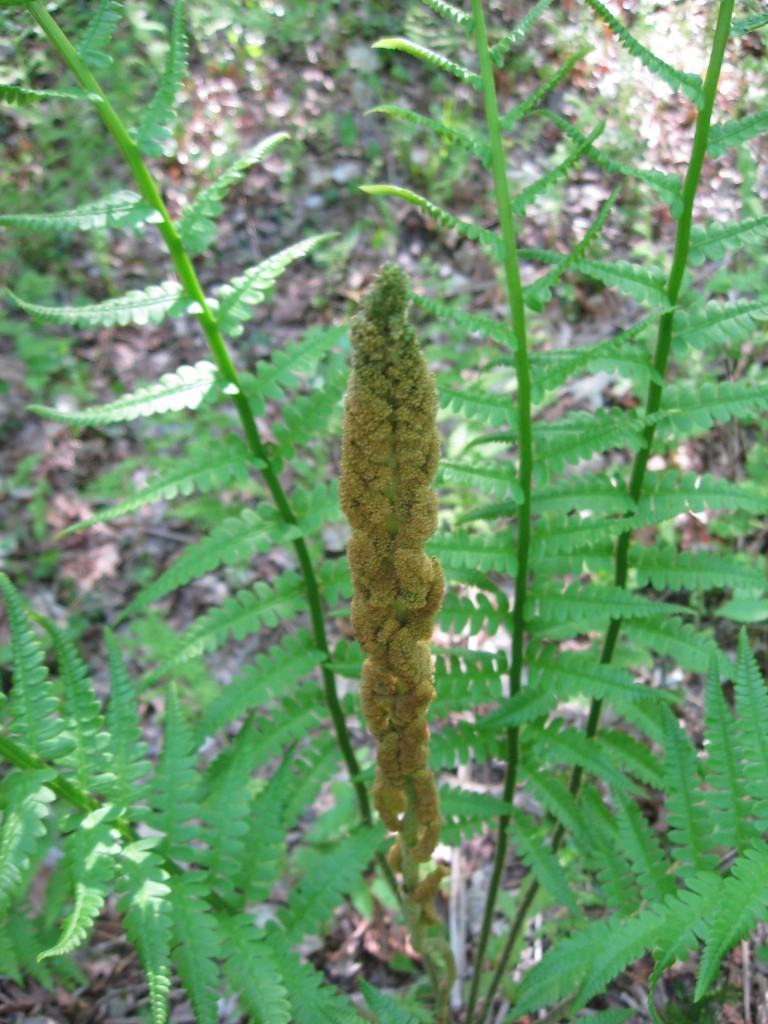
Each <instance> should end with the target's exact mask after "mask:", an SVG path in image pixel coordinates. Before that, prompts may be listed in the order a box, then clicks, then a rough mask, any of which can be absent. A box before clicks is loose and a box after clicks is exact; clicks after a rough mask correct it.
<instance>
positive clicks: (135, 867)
mask: <svg viewBox="0 0 768 1024" xmlns="http://www.w3.org/2000/svg"><path fill="white" fill-rule="evenodd" d="M153 843H154V840H153V839H149V840H147V839H144V840H139V841H138V842H135V843H132V844H131V845H130V846H126V847H125V848H124V849H123V850H122V852H121V858H120V859H121V866H122V872H123V874H122V878H121V880H120V883H119V889H120V891H124V895H123V896H121V897H120V900H119V901H118V904H117V910H118V912H119V913H122V914H124V915H125V916H124V924H125V931H126V933H127V935H128V938H129V939H130V941H131V942H132V943H133V944H134V946H135V947H136V951H137V953H138V954H139V960H140V961H141V966H142V967H143V968H144V974H145V975H146V978H147V984H148V986H149V1005H150V1012H151V1017H152V1024H165V1022H166V1020H167V1019H168V993H169V992H170V989H171V924H172V921H171V900H170V895H171V890H170V888H169V886H168V884H167V882H168V874H167V872H166V871H164V870H163V869H162V868H161V866H160V864H161V861H160V858H159V857H158V856H157V854H154V853H152V852H151V849H149V847H150V846H151V844H153Z"/></svg>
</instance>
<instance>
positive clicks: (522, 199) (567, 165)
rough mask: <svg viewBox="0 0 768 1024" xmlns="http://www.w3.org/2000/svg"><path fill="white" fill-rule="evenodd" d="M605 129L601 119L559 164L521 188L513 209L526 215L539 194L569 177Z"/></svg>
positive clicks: (518, 213) (520, 214)
mask: <svg viewBox="0 0 768 1024" xmlns="http://www.w3.org/2000/svg"><path fill="white" fill-rule="evenodd" d="M604 130H605V121H601V122H600V123H599V124H598V125H597V127H596V128H595V129H594V130H593V131H592V132H590V134H589V135H587V136H585V137H584V138H583V140H582V141H581V142H580V143H578V145H576V146H575V147H574V149H572V150H571V151H570V153H569V154H568V155H567V156H566V157H565V159H564V160H561V161H560V163H559V164H557V166H555V167H553V168H552V169H551V170H550V171H547V173H546V174H543V175H542V176H541V177H540V178H538V179H537V180H536V181H534V182H533V184H531V185H528V186H526V188H524V189H521V190H520V191H519V192H518V193H517V195H516V196H515V197H514V199H513V200H512V210H513V211H514V212H515V213H516V214H517V215H518V216H524V215H525V212H526V210H527V209H528V207H529V206H531V205H532V203H534V202H535V201H536V200H537V199H538V198H539V196H541V195H543V194H544V193H545V192H546V191H547V189H548V188H549V187H550V185H554V184H555V182H557V181H560V180H561V179H562V178H567V177H568V176H569V175H570V173H571V168H572V167H573V166H574V164H577V163H578V162H579V160H581V158H582V157H584V156H588V155H589V153H590V152H591V150H592V149H593V148H594V142H595V140H596V139H598V138H599V137H600V136H601V135H602V134H603V131H604Z"/></svg>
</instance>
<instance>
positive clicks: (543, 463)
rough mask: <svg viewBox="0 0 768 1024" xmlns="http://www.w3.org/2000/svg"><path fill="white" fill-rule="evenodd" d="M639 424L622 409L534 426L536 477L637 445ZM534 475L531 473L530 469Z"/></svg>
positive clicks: (559, 471)
mask: <svg viewBox="0 0 768 1024" xmlns="http://www.w3.org/2000/svg"><path fill="white" fill-rule="evenodd" d="M642 436H643V422H642V420H641V419H640V418H639V417H638V418H635V417H632V416H629V415H628V414H627V412H626V411H625V410H623V409H611V410H608V411H605V410H602V409H601V410H598V411H597V412H594V413H591V412H574V413H571V414H570V415H567V416H564V417H563V419H561V420H559V421H558V422H555V423H538V422H536V423H534V425H533V437H534V445H535V450H536V452H537V453H538V454H537V464H538V467H537V468H538V477H539V478H540V479H542V480H544V479H546V477H547V476H549V475H550V474H552V473H561V472H562V471H563V470H564V469H565V467H566V466H567V465H570V466H575V465H576V464H577V463H578V462H579V461H580V460H581V459H588V458H590V457H591V456H592V455H597V454H599V453H601V452H605V451H608V450H610V449H611V448H629V449H630V450H631V451H634V450H635V449H636V448H637V447H638V446H639V445H640V443H641V441H642ZM534 472H535V470H534Z"/></svg>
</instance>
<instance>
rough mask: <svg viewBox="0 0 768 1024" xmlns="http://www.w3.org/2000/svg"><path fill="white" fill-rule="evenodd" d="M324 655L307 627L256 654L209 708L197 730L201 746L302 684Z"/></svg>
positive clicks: (196, 733) (198, 741)
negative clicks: (270, 701) (221, 731)
mask: <svg viewBox="0 0 768 1024" xmlns="http://www.w3.org/2000/svg"><path fill="white" fill-rule="evenodd" d="M323 657H324V655H323V652H322V651H319V650H318V649H317V648H316V647H315V646H314V642H313V640H312V637H311V636H310V635H309V633H307V632H306V630H299V631H298V632H297V633H295V634H289V635H288V636H286V637H284V638H283V639H282V640H281V642H280V643H279V644H275V645H274V646H273V647H270V648H269V650H268V651H267V652H266V654H257V655H255V656H254V658H253V660H252V661H251V662H250V664H249V665H248V666H247V667H246V668H245V669H243V671H242V672H241V673H240V675H239V676H237V677H236V678H235V679H233V680H232V682H231V683H229V684H228V685H227V686H225V687H224V688H223V689H222V690H221V692H220V693H219V695H218V696H217V697H215V698H214V699H213V700H212V701H211V702H210V704H209V705H208V706H207V707H206V709H205V711H204V712H203V716H202V718H201V719H200V723H199V724H198V726H197V729H196V731H195V735H196V737H197V743H198V746H199V745H200V744H202V743H203V741H204V740H205V738H206V737H208V736H215V735H216V733H217V732H218V731H219V729H222V728H223V727H224V726H225V725H226V724H227V723H229V722H234V721H236V720H237V719H238V718H239V717H240V716H241V715H243V714H245V713H247V712H249V711H251V710H253V709H254V708H257V707H259V706H260V705H262V704H264V703H265V701H266V700H267V699H268V698H269V697H270V696H280V695H282V693H284V692H285V689H286V686H287V685H288V683H290V686H291V687H296V686H298V685H299V683H300V681H301V680H302V679H304V678H305V677H306V676H307V675H308V674H309V673H310V672H311V671H312V670H313V669H315V668H317V666H318V665H320V664H321V663H322V661H323Z"/></svg>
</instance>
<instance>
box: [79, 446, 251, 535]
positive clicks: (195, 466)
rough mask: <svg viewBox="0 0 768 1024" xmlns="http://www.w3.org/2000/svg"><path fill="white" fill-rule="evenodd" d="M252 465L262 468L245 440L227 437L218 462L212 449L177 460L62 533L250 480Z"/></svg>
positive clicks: (220, 448)
mask: <svg viewBox="0 0 768 1024" xmlns="http://www.w3.org/2000/svg"><path fill="white" fill-rule="evenodd" d="M249 465H251V466H254V467H256V468H259V465H260V464H259V463H257V461H256V460H255V459H252V458H251V456H250V453H249V451H248V448H247V447H246V445H245V442H244V441H243V440H242V439H241V438H239V437H235V436H234V435H233V436H231V437H227V438H224V439H223V440H222V442H221V443H220V445H219V446H218V447H217V449H216V460H215V462H213V461H212V459H211V454H210V452H205V453H204V454H202V455H198V456H197V457H196V458H190V459H177V460H176V463H175V464H174V465H173V467H172V469H170V470H168V471H166V472H164V474H163V475H162V476H160V477H158V478H157V479H156V480H151V481H150V482H149V483H148V484H147V486H146V487H144V488H142V490H140V491H139V492H138V493H137V494H135V495H134V496H133V497H131V498H127V499H126V500H125V501H121V502H120V503H119V504H117V505H113V506H112V507H111V508H108V509H105V510H104V511H103V512H99V513H98V514H97V515H95V516H92V517H91V518H90V519H85V520H84V521H83V522H82V523H76V524H75V525H74V526H69V527H67V529H66V530H62V532H61V536H66V535H67V534H69V533H74V532H75V531H76V530H85V529H87V528H88V527H90V526H96V525H97V524H98V523H108V522H111V521H112V520H113V519H118V518H119V517H120V516H124V515H127V514H128V513H130V512H135V511H136V509H139V508H141V507H142V506H144V505H150V504H151V503H152V502H154V501H160V500H162V499H165V500H168V501H171V500H172V499H173V498H176V497H178V496H179V495H184V496H188V495H190V494H193V493H194V492H195V491H196V490H197V491H200V492H201V493H203V494H207V493H208V492H209V491H215V490H221V489H222V488H223V487H224V486H225V485H226V484H229V483H232V482H233V481H240V482H243V481H245V480H247V479H248V467H249Z"/></svg>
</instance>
